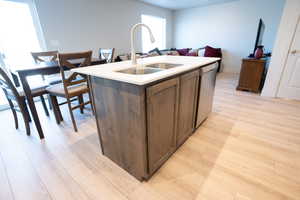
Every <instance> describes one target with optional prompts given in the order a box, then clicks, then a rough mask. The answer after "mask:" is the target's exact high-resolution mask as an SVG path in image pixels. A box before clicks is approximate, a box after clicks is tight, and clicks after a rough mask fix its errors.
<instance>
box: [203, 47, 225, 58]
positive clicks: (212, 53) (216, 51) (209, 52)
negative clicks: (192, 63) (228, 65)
mask: <svg viewBox="0 0 300 200" xmlns="http://www.w3.org/2000/svg"><path fill="white" fill-rule="evenodd" d="M204 57H219V58H221V57H222V51H221V49H220V48H213V47H210V46H206V47H205V52H204Z"/></svg>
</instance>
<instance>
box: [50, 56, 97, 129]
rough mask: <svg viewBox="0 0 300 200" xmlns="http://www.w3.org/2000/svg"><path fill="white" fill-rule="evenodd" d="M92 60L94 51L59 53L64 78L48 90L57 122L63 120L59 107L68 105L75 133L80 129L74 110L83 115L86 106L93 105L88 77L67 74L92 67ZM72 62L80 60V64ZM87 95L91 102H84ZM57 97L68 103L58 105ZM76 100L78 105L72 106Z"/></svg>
mask: <svg viewBox="0 0 300 200" xmlns="http://www.w3.org/2000/svg"><path fill="white" fill-rule="evenodd" d="M91 59H92V51H87V52H79V53H59V54H58V63H59V67H60V73H61V77H62V84H57V85H52V86H49V87H48V88H47V91H48V93H49V94H50V98H51V102H52V105H53V111H54V115H55V117H56V122H57V123H58V124H59V123H60V122H61V121H62V120H63V118H62V115H61V112H60V108H59V106H61V105H63V104H68V109H69V113H70V116H71V120H72V123H73V127H74V130H75V132H77V130H78V129H77V125H76V122H75V118H74V114H73V110H75V109H78V108H79V109H80V112H81V113H83V109H84V106H85V105H87V104H91V95H90V92H89V84H88V81H87V76H86V75H83V74H78V73H76V72H72V73H66V72H70V71H69V70H71V69H74V68H78V67H85V66H89V65H91ZM72 60H80V64H79V65H74V64H72ZM86 93H87V94H88V95H89V100H88V101H86V102H84V98H83V95H84V94H86ZM57 97H62V98H65V99H66V101H65V102H62V103H59V104H58V102H57ZM76 100H78V104H77V105H75V106H72V102H73V101H76Z"/></svg>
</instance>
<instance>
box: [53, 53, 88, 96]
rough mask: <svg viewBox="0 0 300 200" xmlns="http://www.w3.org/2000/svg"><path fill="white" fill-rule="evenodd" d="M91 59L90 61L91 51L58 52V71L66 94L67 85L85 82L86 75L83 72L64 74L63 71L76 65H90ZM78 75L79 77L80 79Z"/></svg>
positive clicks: (76, 66)
mask: <svg viewBox="0 0 300 200" xmlns="http://www.w3.org/2000/svg"><path fill="white" fill-rule="evenodd" d="M72 61H73V62H72ZM91 61H92V51H87V52H79V53H59V54H58V62H59V67H60V72H61V76H62V80H63V85H64V88H65V92H66V94H68V93H67V88H68V87H69V86H73V85H78V84H81V83H84V82H87V76H86V75H84V74H78V73H76V72H72V73H70V74H66V73H65V71H66V70H70V69H74V68H78V67H85V66H89V65H91ZM74 63H76V64H74ZM67 76H68V77H67ZM78 77H80V79H79V78H78Z"/></svg>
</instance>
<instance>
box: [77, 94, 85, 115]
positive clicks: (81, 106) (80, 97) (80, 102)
mask: <svg viewBox="0 0 300 200" xmlns="http://www.w3.org/2000/svg"><path fill="white" fill-rule="evenodd" d="M78 103H79V104H80V113H81V114H83V109H84V105H83V103H84V101H83V95H82V94H81V95H79V96H78Z"/></svg>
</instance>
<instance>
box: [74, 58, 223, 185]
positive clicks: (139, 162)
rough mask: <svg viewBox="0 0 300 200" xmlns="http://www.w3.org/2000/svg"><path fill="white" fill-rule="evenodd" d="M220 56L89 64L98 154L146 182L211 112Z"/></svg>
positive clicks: (86, 71)
mask: <svg viewBox="0 0 300 200" xmlns="http://www.w3.org/2000/svg"><path fill="white" fill-rule="evenodd" d="M218 60H219V58H204V57H184V56H157V57H151V58H144V59H139V60H138V65H139V66H138V68H136V66H132V64H131V62H130V61H125V62H118V63H110V64H105V65H101V67H99V66H98V67H97V66H90V67H85V68H79V69H76V70H74V71H76V72H78V73H82V74H87V75H89V83H90V88H91V93H92V98H93V99H92V101H93V104H94V109H95V116H96V122H97V128H98V134H99V139H100V144H101V149H102V153H103V154H104V155H105V156H107V157H108V158H109V159H111V160H112V161H113V162H115V163H116V164H117V165H119V166H120V167H121V168H123V169H124V170H126V171H127V172H129V173H130V174H131V175H133V176H134V177H136V178H137V179H138V180H140V181H142V180H147V179H149V178H150V177H151V176H152V175H153V174H154V173H155V171H156V170H157V169H159V167H160V166H161V165H162V164H163V163H164V162H165V161H166V160H167V159H168V158H169V157H170V156H171V155H172V154H173V153H174V152H175V151H176V149H178V148H179V147H180V146H181V145H182V144H183V143H184V142H185V141H186V139H188V138H189V136H190V135H191V134H193V132H194V131H195V130H196V128H197V127H198V126H199V125H200V124H201V123H202V122H203V121H204V120H205V119H206V118H207V116H208V114H209V113H210V112H211V108H212V100H213V92H214V85H215V77H216V70H217V61H218Z"/></svg>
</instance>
